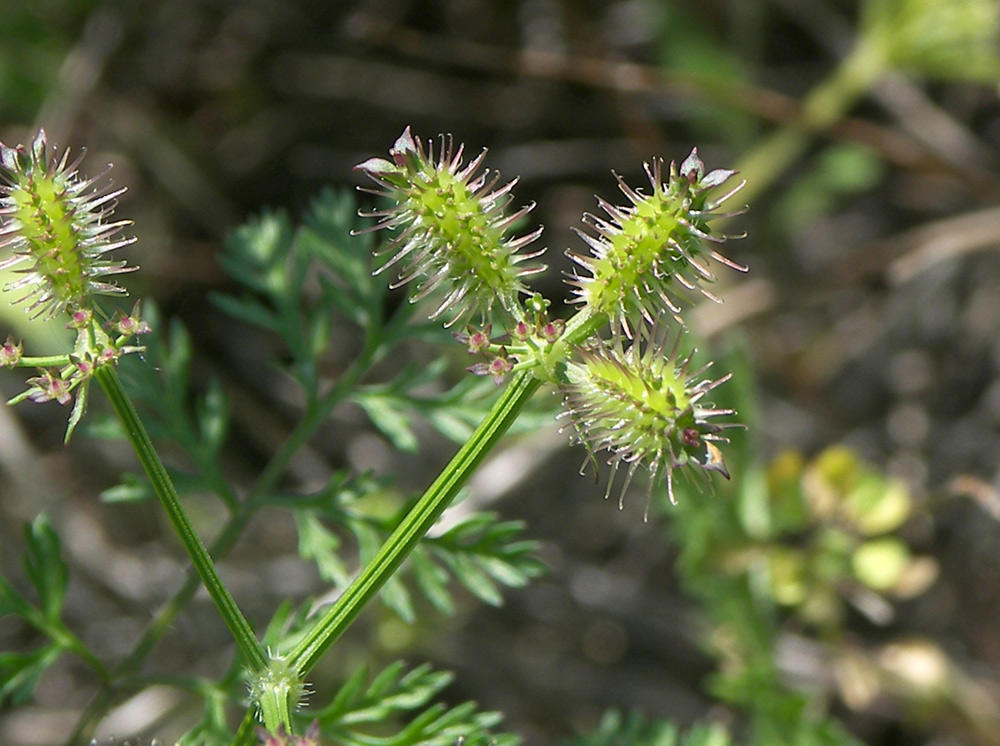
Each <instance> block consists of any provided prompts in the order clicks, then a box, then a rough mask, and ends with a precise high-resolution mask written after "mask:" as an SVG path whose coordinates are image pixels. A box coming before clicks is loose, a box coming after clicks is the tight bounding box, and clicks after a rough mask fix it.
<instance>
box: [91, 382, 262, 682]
mask: <svg viewBox="0 0 1000 746" xmlns="http://www.w3.org/2000/svg"><path fill="white" fill-rule="evenodd" d="M94 376H95V377H96V378H97V380H98V381H99V382H100V384H101V387H102V388H103V389H104V393H105V394H107V397H108V399H109V400H110V401H111V406H112V407H113V408H114V410H115V414H116V415H117V416H118V419H119V421H120V422H121V423H122V426H123V427H124V428H125V434H126V437H128V439H129V440H130V441H131V443H132V447H133V448H134V449H135V452H136V455H137V456H138V457H139V461H140V462H141V463H142V468H143V469H144V470H145V472H146V476H147V477H149V481H150V482H151V483H152V486H153V490H154V491H155V492H156V495H157V497H159V498H160V502H161V503H162V504H163V508H164V510H166V512H167V516H168V517H169V518H170V521H171V523H173V525H174V529H175V530H176V531H177V535H178V536H179V537H180V539H181V542H182V543H183V544H184V548H185V549H186V550H187V553H188V555H189V556H190V557H191V562H192V563H193V564H194V567H195V569H196V570H197V571H198V575H199V576H200V577H201V580H202V582H203V583H204V584H205V588H206V590H208V594H209V596H211V598H212V600H213V601H214V602H215V605H216V607H217V608H218V610H219V613H220V614H221V615H222V618H223V620H224V621H225V623H226V626H227V627H229V630H230V632H232V635H233V638H234V639H235V640H236V644H237V646H239V648H240V651H241V652H242V653H243V656H244V658H245V659H246V661H247V663H248V665H249V666H250V668H251V669H253V670H254V671H263V670H264V669H265V668H266V667H267V656H266V654H265V653H264V650H263V648H262V647H261V645H260V643H259V642H258V641H257V637H256V636H255V635H254V633H253V630H252V629H251V628H250V623H249V622H247V620H246V617H244V616H243V614H242V612H241V611H240V609H239V607H238V606H237V605H236V601H234V600H233V597H232V596H231V595H230V593H229V590H228V589H227V588H226V586H225V584H224V583H223V582H222V579H221V578H220V577H219V575H218V573H217V572H216V570H215V565H214V563H213V562H212V558H211V556H210V555H209V553H208V551H207V550H206V549H205V545H204V544H203V543H202V542H201V539H200V538H198V534H196V533H195V531H194V528H193V527H192V526H191V522H190V521H189V520H188V517H187V514H186V513H185V512H184V508H183V506H182V505H181V502H180V499H179V497H178V495H177V490H176V489H174V485H173V483H172V482H171V481H170V476H169V475H168V474H167V469H166V467H165V466H164V465H163V462H162V461H161V460H160V457H159V455H158V454H157V452H156V448H155V447H154V446H153V442H152V441H151V440H150V439H149V435H148V434H147V433H146V428H145V427H144V426H143V424H142V421H141V420H140V419H139V415H138V413H137V412H136V411H135V407H134V406H132V402H131V400H130V399H129V398H128V395H127V394H126V393H125V390H124V389H123V388H122V384H121V380H120V379H119V378H118V374H117V373H116V372H115V369H114V368H113V367H111V366H108V365H106V366H102V367H100V368H98V369H97V371H96V373H95V374H94Z"/></svg>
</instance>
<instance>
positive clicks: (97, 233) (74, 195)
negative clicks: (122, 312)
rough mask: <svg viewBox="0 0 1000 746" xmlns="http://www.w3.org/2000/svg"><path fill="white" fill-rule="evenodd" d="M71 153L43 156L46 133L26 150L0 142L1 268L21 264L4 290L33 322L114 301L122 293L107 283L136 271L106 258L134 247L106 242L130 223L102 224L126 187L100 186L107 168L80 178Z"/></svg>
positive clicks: (129, 240)
mask: <svg viewBox="0 0 1000 746" xmlns="http://www.w3.org/2000/svg"><path fill="white" fill-rule="evenodd" d="M82 159H83V153H82V152H81V153H80V155H79V156H77V157H76V158H75V159H74V160H73V161H72V162H70V160H69V150H66V151H64V152H63V154H62V157H61V158H58V157H56V155H55V154H53V155H51V156H50V155H49V152H48V148H47V144H46V138H45V131H44V130H39V131H38V134H37V136H36V137H35V139H34V141H33V142H32V143H31V147H30V148H25V147H23V146H18V147H16V148H11V147H8V146H6V145H4V144H3V143H0V249H10V250H11V251H12V252H13V255H12V256H10V257H9V258H7V259H5V260H3V261H0V269H6V268H8V267H15V266H19V265H27V266H26V267H24V268H19V269H18V270H17V271H18V272H20V273H22V274H23V277H21V278H20V279H18V280H15V281H13V282H10V283H8V284H7V285H6V286H5V287H4V290H23V291H25V292H24V295H23V296H22V297H21V298H19V299H18V300H17V302H18V303H20V302H24V301H28V302H29V305H28V307H27V310H28V312H29V313H30V314H32V316H33V317H38V316H45V317H49V318H51V317H52V316H55V315H57V314H61V313H64V312H69V313H71V314H72V313H73V312H74V311H76V310H79V309H85V308H89V307H91V305H92V296H94V295H119V294H124V293H125V290H124V289H123V288H121V287H119V286H118V285H115V284H114V283H110V282H107V281H106V280H105V278H107V277H109V276H111V275H116V274H121V273H123V272H131V271H133V270H134V269H136V268H135V267H128V266H126V264H125V262H124V261H111V260H108V259H107V258H106V256H107V255H108V254H109V253H110V252H112V251H114V250H115V249H119V248H121V247H123V246H127V245H128V244H130V243H132V242H133V241H135V239H134V238H120V239H117V240H112V237H113V236H114V235H115V234H117V233H118V232H119V231H120V230H121V229H122V228H124V227H125V226H127V225H131V221H129V220H119V221H117V222H108V218H109V217H110V216H111V214H112V213H113V212H114V209H115V204H116V201H115V200H116V198H117V197H118V195H120V194H121V193H122V192H124V191H125V190H124V189H117V190H113V189H112V184H111V181H110V180H108V182H107V183H106V184H103V185H98V181H99V180H100V179H101V178H102V177H103V176H104V175H105V174H106V173H107V171H108V169H110V166H108V169H105V170H104V171H103V172H101V173H100V174H98V175H97V176H95V177H93V178H90V179H84V178H82V177H80V176H79V174H78V172H77V167H78V166H79V164H80V161H81V160H82Z"/></svg>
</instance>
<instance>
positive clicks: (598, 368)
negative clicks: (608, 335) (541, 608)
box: [563, 327, 740, 513]
mask: <svg viewBox="0 0 1000 746" xmlns="http://www.w3.org/2000/svg"><path fill="white" fill-rule="evenodd" d="M645 328H646V327H643V329H645ZM679 339H680V335H679V334H678V337H677V339H675V340H674V342H673V344H672V346H671V347H670V349H669V350H667V349H666V347H667V345H666V343H667V335H666V333H664V334H662V335H661V334H659V333H657V332H643V333H642V334H640V335H638V337H637V338H636V339H635V340H633V341H631V342H630V343H628V344H627V346H626V343H625V341H624V340H623V338H622V335H621V333H618V334H616V335H615V337H614V339H611V340H607V341H599V342H596V343H594V344H593V346H590V347H587V348H582V349H581V350H580V351H579V353H580V354H579V358H580V359H579V361H574V362H570V363H569V364H568V366H567V371H566V377H567V382H566V383H565V384H564V385H563V394H564V402H565V407H566V410H565V415H567V416H569V418H570V419H571V420H572V422H573V425H574V428H575V430H576V437H577V439H578V440H579V441H580V442H582V443H584V444H585V445H586V447H587V450H588V452H589V455H590V460H595V459H596V455H597V453H598V452H600V451H607V452H608V453H610V457H609V458H608V464H609V465H610V466H611V475H610V476H609V478H608V488H607V492H606V493H605V497H607V496H608V495H610V494H611V490H612V486H613V485H614V482H615V476H616V474H617V472H618V469H619V468H620V467H622V466H623V465H624V466H625V467H626V474H625V480H624V483H623V484H622V486H621V493H620V498H619V504H622V503H623V502H624V498H625V491H626V490H627V489H628V486H629V484H630V483H631V481H632V477H633V476H634V475H635V473H636V471H637V470H638V469H639V467H640V466H643V467H645V468H646V470H647V471H648V472H649V483H648V486H647V488H646V510H647V513H648V510H649V499H650V495H651V494H652V489H653V486H654V485H655V484H656V483H659V482H661V481H663V480H665V481H666V484H667V494H668V495H669V497H670V502H671V503H674V502H675V499H674V490H673V470H674V469H675V468H678V467H683V466H687V467H692V468H697V469H700V470H703V471H717V472H719V473H720V474H722V475H723V476H724V477H726V478H727V479H728V478H729V473H728V471H727V470H726V465H725V463H724V462H723V459H722V452H721V451H720V450H719V448H718V447H717V446H716V445H715V443H716V442H720V441H721V442H728V438H726V437H724V436H723V435H721V431H722V430H723V429H725V428H728V427H740V425H738V424H736V423H719V424H716V423H714V422H712V420H713V419H714V418H716V417H721V416H728V415H732V414H735V412H734V411H733V410H731V409H716V408H714V407H713V405H711V404H709V403H707V402H705V401H704V397H705V395H706V394H708V392H709V391H711V390H712V389H714V388H716V387H717V386H719V385H720V384H721V383H723V382H725V381H727V380H729V378H730V375H731V374H730V375H726V376H723V377H722V378H719V379H716V380H711V379H707V378H706V379H700V377H701V375H702V374H703V373H704V372H705V370H706V369H707V367H708V366H705V367H703V368H701V369H699V370H696V371H690V370H689V368H690V365H691V354H688V355H687V356H685V357H684V358H683V359H678V355H677V351H678V343H679ZM692 354H693V353H692ZM699 379H700V380H699ZM584 466H586V463H585V464H584Z"/></svg>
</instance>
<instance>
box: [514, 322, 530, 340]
mask: <svg viewBox="0 0 1000 746" xmlns="http://www.w3.org/2000/svg"><path fill="white" fill-rule="evenodd" d="M510 336H511V337H513V338H514V339H516V340H517V341H518V342H524V341H526V340H527V339H528V337H530V336H531V327H530V326H528V322H526V321H518V322H517V323H516V324H514V331H512V332H511V333H510Z"/></svg>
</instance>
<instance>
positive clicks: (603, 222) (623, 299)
mask: <svg viewBox="0 0 1000 746" xmlns="http://www.w3.org/2000/svg"><path fill="white" fill-rule="evenodd" d="M644 167H645V170H646V175H647V176H648V177H649V183H650V186H651V187H652V192H651V193H650V194H644V193H643V192H642V191H641V190H637V189H632V188H631V187H630V186H629V185H628V184H626V183H625V181H624V180H623V179H622V178H621V177H620V176H618V175H617V174H615V178H616V179H618V185H619V187H620V188H621V190H622V192H623V193H624V194H625V196H626V197H628V199H629V201H630V202H631V203H632V204H631V206H625V207H615V206H614V205H612V204H610V203H609V202H606V201H605V200H603V199H601V198H600V197H598V204H599V205H600V206H601V209H602V210H604V212H605V213H607V215H608V217H607V219H604V218H601V217H597V216H595V215H590V214H585V215H584V218H583V220H584V223H586V224H587V225H589V226H590V227H591V228H592V229H593V230H594V231H595V233H596V235H590V234H588V233H584V232H583V231H579V230H578V231H577V233H578V234H579V235H580V237H581V238H582V239H583V240H584V241H586V242H587V244H588V245H589V246H590V248H591V252H592V253H591V254H590V255H583V254H577V253H574V252H572V251H567V252H566V253H567V255H568V256H569V257H570V258H571V259H572V260H573V261H574V262H576V263H577V264H578V265H580V266H581V267H583V269H584V270H586V272H587V273H588V274H589V275H590V276H589V277H587V276H579V275H577V274H576V273H574V274H573V276H572V277H571V279H570V280H569V283H570V284H571V285H573V286H574V294H575V298H574V299H573V302H575V303H585V304H587V306H588V307H590V308H591V309H592V310H593V311H594V312H599V313H604V314H607V316H608V317H609V318H610V319H611V323H612V326H614V327H620V328H621V329H622V330H623V331H624V332H625V334H626V335H627V336H629V337H631V336H632V333H633V329H634V328H635V327H636V325H637V324H638V323H640V320H645V322H646V323H647V324H654V323H656V320H657V319H658V318H659V317H660V316H661V314H662V313H663V312H664V311H668V312H670V313H671V314H673V316H674V317H676V318H678V320H679V313H680V307H679V305H678V294H679V291H680V292H683V291H685V290H688V291H690V290H694V289H695V288H697V289H699V290H700V291H701V292H702V293H704V294H705V295H706V296H707V297H709V298H712V299H713V300H718V299H717V298H715V297H714V296H713V295H712V294H711V293H709V292H708V291H707V290H706V289H705V288H704V283H710V282H714V281H715V277H714V276H713V275H712V273H711V272H710V271H709V268H708V264H707V259H706V258H707V257H711V258H712V259H715V260H716V261H719V262H722V263H723V264H726V265H727V266H729V267H732V268H734V269H737V270H739V271H741V272H745V271H746V267H744V266H743V265H740V264H737V263H736V262H734V261H732V260H731V259H728V258H727V257H725V256H723V255H722V254H721V253H719V252H718V251H716V250H715V249H713V248H711V246H710V244H713V243H714V244H719V243H722V242H724V241H725V240H726V239H727V238H729V237H727V236H717V235H713V234H712V233H711V231H710V229H709V226H708V223H709V221H711V220H713V219H715V218H719V217H731V216H733V215H738V214H740V213H741V212H743V211H742V210H738V211H736V212H732V213H717V212H716V210H717V209H718V208H719V206H721V205H722V203H723V202H725V201H726V200H727V199H729V198H730V197H731V196H732V195H734V194H735V193H736V192H738V191H739V190H740V188H742V186H743V183H740V184H738V185H737V186H736V187H734V188H733V189H731V190H730V191H729V192H727V193H725V194H723V195H721V196H720V197H718V198H716V199H714V200H709V199H708V193H709V192H710V191H711V190H713V189H715V188H716V187H718V186H721V185H722V184H724V183H725V182H726V181H728V180H729V178H730V177H732V176H733V175H734V174H735V173H736V172H735V171H727V170H723V169H717V170H715V171H711V172H709V173H707V174H706V173H705V164H704V163H702V161H701V159H700V158H698V151H697V150H692V151H691V155H689V156H688V157H687V158H686V159H685V160H684V162H683V163H681V165H680V167H678V166H677V164H676V163H671V164H670V171H669V173H668V174H667V178H666V180H664V178H663V176H664V174H663V161H662V160H659V159H656V160H654V161H653V162H652V166H650V164H649V163H646V164H644Z"/></svg>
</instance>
